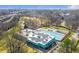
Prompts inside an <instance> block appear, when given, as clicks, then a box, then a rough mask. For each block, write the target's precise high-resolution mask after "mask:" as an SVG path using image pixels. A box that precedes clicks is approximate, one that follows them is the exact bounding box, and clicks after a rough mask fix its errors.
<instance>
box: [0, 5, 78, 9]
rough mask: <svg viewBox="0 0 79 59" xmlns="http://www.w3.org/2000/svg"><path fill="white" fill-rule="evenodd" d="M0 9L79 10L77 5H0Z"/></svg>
mask: <svg viewBox="0 0 79 59" xmlns="http://www.w3.org/2000/svg"><path fill="white" fill-rule="evenodd" d="M0 9H79V5H0Z"/></svg>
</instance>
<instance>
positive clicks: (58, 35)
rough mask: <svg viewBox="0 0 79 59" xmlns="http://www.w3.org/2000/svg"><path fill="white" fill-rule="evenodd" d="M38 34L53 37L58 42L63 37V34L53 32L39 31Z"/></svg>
mask: <svg viewBox="0 0 79 59" xmlns="http://www.w3.org/2000/svg"><path fill="white" fill-rule="evenodd" d="M40 33H46V34H48V35H50V36H51V37H53V36H54V37H55V40H58V41H61V40H62V38H63V36H64V34H63V33H59V32H53V31H47V30H46V31H45V30H44V31H43V30H42V31H40Z"/></svg>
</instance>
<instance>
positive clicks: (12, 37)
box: [0, 5, 79, 53]
mask: <svg viewBox="0 0 79 59" xmlns="http://www.w3.org/2000/svg"><path fill="white" fill-rule="evenodd" d="M69 7H70V8H69ZM77 7H78V8H79V6H74V7H73V6H71V5H67V6H66V5H49V6H48V5H40V6H39V5H34V6H33V5H15V6H13V5H0V53H78V52H79V44H78V43H79V9H77Z"/></svg>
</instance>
